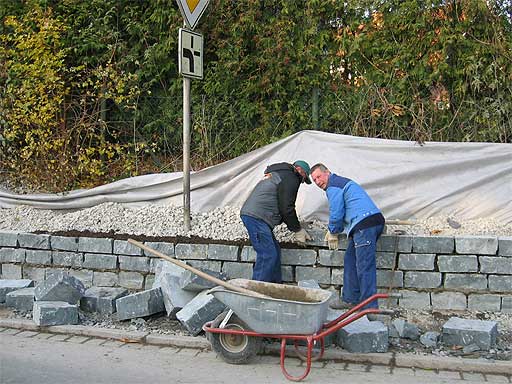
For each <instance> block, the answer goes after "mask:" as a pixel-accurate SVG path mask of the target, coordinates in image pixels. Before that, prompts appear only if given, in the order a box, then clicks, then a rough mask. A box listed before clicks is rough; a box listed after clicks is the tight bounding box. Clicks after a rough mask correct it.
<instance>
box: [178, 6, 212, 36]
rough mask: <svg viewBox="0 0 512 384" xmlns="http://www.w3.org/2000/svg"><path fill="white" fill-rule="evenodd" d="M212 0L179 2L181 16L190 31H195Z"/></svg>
mask: <svg viewBox="0 0 512 384" xmlns="http://www.w3.org/2000/svg"><path fill="white" fill-rule="evenodd" d="M209 2H210V0H178V5H179V6H180V11H181V14H182V15H183V18H184V19H185V23H186V24H187V26H188V27H189V28H190V29H192V30H193V29H194V28H195V27H196V25H197V23H198V22H199V19H200V18H201V16H202V15H203V13H204V11H205V10H206V8H207V7H208V3H209Z"/></svg>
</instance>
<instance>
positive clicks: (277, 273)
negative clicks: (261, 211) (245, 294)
mask: <svg viewBox="0 0 512 384" xmlns="http://www.w3.org/2000/svg"><path fill="white" fill-rule="evenodd" d="M240 218H241V219H242V222H243V223H244V225H245V228H247V232H249V240H251V244H252V247H253V248H254V250H255V251H256V263H254V267H253V269H252V279H253V280H258V281H267V282H269V283H281V282H282V278H281V248H280V247H279V242H278V241H277V240H276V238H275V236H274V233H273V232H272V228H270V226H269V225H268V224H267V223H265V222H264V221H263V220H260V219H256V218H254V217H252V216H247V215H241V216H240Z"/></svg>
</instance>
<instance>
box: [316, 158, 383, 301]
mask: <svg viewBox="0 0 512 384" xmlns="http://www.w3.org/2000/svg"><path fill="white" fill-rule="evenodd" d="M311 178H312V179H313V181H314V183H315V184H316V185H317V186H318V187H320V188H321V189H323V190H325V193H326V194H327V200H328V201H329V225H328V228H329V229H328V231H327V233H326V234H325V241H327V243H328V245H329V249H333V250H335V249H338V245H339V239H338V235H339V234H340V233H342V232H344V233H346V234H347V237H348V246H347V250H346V251H345V257H344V264H343V268H344V269H343V295H342V300H343V302H344V303H345V304H346V305H347V307H348V306H351V305H355V304H358V303H360V302H362V301H363V300H365V299H367V298H368V297H370V296H372V295H373V294H375V293H377V268H376V260H375V252H376V243H377V240H378V239H379V237H380V235H381V233H382V231H383V230H384V223H385V220H384V216H383V215H382V213H381V211H380V210H379V208H377V206H376V205H375V203H374V202H373V201H372V199H371V198H370V196H368V194H367V193H366V192H365V190H364V189H363V188H362V187H361V186H360V185H359V184H357V183H356V182H355V181H353V180H350V179H348V178H346V177H341V176H338V175H336V174H334V173H331V172H330V171H329V169H328V168H327V167H326V166H325V165H323V164H321V163H319V164H315V165H314V166H313V167H312V168H311ZM377 307H378V303H377V301H376V300H375V301H373V302H371V303H369V304H367V305H366V308H377Z"/></svg>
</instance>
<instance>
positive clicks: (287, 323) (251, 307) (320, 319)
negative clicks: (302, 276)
mask: <svg viewBox="0 0 512 384" xmlns="http://www.w3.org/2000/svg"><path fill="white" fill-rule="evenodd" d="M229 282H230V283H231V284H233V285H237V286H239V287H242V288H246V289H249V290H251V291H255V292H258V293H261V294H263V295H265V296H268V298H259V297H255V296H251V295H248V294H245V293H239V292H235V291H230V290H227V289H225V288H224V287H220V286H219V287H215V288H213V289H211V290H210V293H211V294H212V295H213V296H214V297H215V298H216V299H217V300H219V301H221V302H222V303H224V304H225V305H226V306H227V307H229V308H230V309H232V310H233V312H234V313H235V314H236V315H237V316H238V317H239V318H240V319H241V320H242V321H243V322H244V323H245V324H247V326H248V327H249V328H251V329H252V330H253V331H255V332H258V333H262V334H269V335H271V334H297V335H311V334H314V333H316V332H318V331H319V330H320V329H321V328H322V326H323V325H324V323H325V321H326V319H327V311H328V300H329V298H330V297H331V295H332V292H331V291H327V290H324V289H314V288H301V287H297V286H292V285H283V284H274V283H267V282H263V281H255V280H247V279H233V280H230V281H229Z"/></svg>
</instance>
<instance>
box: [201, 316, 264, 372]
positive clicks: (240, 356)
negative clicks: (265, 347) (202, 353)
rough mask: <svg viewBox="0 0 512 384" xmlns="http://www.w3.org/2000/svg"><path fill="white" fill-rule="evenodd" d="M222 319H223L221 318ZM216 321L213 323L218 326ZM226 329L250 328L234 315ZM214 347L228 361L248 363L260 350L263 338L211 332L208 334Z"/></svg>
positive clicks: (240, 329)
mask: <svg viewBox="0 0 512 384" xmlns="http://www.w3.org/2000/svg"><path fill="white" fill-rule="evenodd" d="M221 321H222V319H221ZM215 323H216V321H215V322H214V323H213V324H212V325H213V326H218V324H220V321H219V322H218V324H216V325H215ZM224 329H232V330H237V331H244V330H249V329H250V328H249V327H248V326H247V325H246V324H245V323H244V322H243V321H242V320H240V319H239V318H238V317H237V316H236V315H234V314H233V315H232V316H231V318H230V319H229V321H228V323H227V324H226V326H225V327H224ZM208 339H209V340H210V343H211V344H212V348H213V350H214V351H215V352H217V353H218V354H219V356H220V357H221V358H222V360H224V361H225V362H226V363H229V364H246V363H248V362H249V361H250V360H251V359H252V358H253V357H254V356H256V354H257V353H258V352H259V351H260V348H261V343H262V340H261V338H260V337H252V336H246V335H235V334H227V333H210V334H209V336H208Z"/></svg>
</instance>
